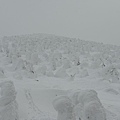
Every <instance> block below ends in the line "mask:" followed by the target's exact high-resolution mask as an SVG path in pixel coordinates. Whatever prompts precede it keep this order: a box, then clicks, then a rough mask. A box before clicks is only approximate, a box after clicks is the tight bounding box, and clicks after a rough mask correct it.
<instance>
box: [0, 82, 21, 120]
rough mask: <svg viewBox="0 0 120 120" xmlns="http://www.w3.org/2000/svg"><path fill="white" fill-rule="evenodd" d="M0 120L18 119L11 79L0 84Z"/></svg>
mask: <svg viewBox="0 0 120 120" xmlns="http://www.w3.org/2000/svg"><path fill="white" fill-rule="evenodd" d="M0 87H1V97H0V120H19V118H18V113H17V109H18V106H17V102H16V100H15V99H16V91H15V87H14V85H13V82H12V81H5V82H2V83H1V84H0Z"/></svg>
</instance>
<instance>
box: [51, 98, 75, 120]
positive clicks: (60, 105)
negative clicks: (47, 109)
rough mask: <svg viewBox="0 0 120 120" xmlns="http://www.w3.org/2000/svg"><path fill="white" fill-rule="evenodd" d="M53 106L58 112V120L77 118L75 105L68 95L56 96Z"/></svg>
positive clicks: (73, 119)
mask: <svg viewBox="0 0 120 120" xmlns="http://www.w3.org/2000/svg"><path fill="white" fill-rule="evenodd" d="M53 106H54V108H55V110H56V111H57V112H58V116H57V120H76V118H75V114H74V111H73V108H74V105H73V104H72V101H71V100H70V99H69V98H68V97H67V96H59V97H57V98H55V100H54V101H53Z"/></svg>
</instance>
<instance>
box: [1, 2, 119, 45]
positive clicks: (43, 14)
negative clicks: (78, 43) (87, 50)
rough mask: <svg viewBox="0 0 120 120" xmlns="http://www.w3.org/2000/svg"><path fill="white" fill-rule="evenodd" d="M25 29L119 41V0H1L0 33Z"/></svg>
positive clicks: (85, 38)
mask: <svg viewBox="0 0 120 120" xmlns="http://www.w3.org/2000/svg"><path fill="white" fill-rule="evenodd" d="M28 33H30V34H31V33H49V34H56V35H62V36H67V37H76V38H80V39H83V40H92V41H97V42H104V43H112V44H117V45H120V0H0V36H5V35H6V36H7V35H20V34H28Z"/></svg>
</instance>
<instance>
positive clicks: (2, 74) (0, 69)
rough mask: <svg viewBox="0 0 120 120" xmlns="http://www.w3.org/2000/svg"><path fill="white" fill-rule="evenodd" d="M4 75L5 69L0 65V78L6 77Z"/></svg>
mask: <svg viewBox="0 0 120 120" xmlns="http://www.w3.org/2000/svg"><path fill="white" fill-rule="evenodd" d="M4 77H5V72H4V69H3V68H1V67H0V78H4Z"/></svg>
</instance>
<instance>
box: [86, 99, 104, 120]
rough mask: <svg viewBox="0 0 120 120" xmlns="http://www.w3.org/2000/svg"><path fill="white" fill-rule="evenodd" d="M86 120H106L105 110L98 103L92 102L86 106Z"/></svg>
mask: <svg viewBox="0 0 120 120" xmlns="http://www.w3.org/2000/svg"><path fill="white" fill-rule="evenodd" d="M84 120H106V113H105V109H104V108H103V107H102V105H101V103H100V102H98V101H91V102H88V103H87V104H85V105H84Z"/></svg>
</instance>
